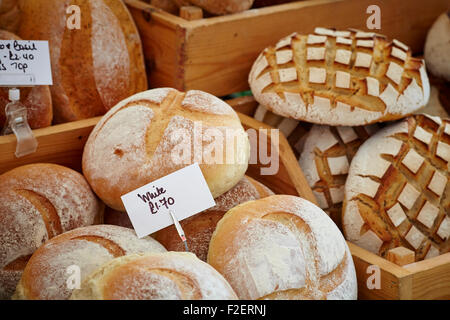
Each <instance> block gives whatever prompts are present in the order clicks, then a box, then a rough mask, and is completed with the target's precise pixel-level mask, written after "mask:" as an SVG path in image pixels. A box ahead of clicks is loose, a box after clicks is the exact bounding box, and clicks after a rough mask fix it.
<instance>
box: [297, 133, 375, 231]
mask: <svg viewBox="0 0 450 320" xmlns="http://www.w3.org/2000/svg"><path fill="white" fill-rule="evenodd" d="M377 129H378V127H377V126H376V125H369V126H365V127H330V126H319V125H314V126H313V127H312V128H311V130H310V131H309V133H308V134H307V136H306V138H305V142H304V146H303V152H302V154H301V156H300V159H299V164H300V167H301V168H302V170H303V173H304V174H305V178H306V180H307V181H308V184H309V186H310V187H311V188H312V190H313V193H314V195H315V197H316V199H317V201H318V203H319V206H320V207H321V208H322V209H323V210H325V212H326V213H328V215H329V216H330V217H331V218H332V219H333V221H334V222H335V223H336V224H337V226H338V227H341V216H342V213H341V211H342V201H343V200H344V186H345V181H346V180H347V174H348V169H349V166H350V163H351V161H352V159H353V156H354V155H355V153H356V151H357V150H358V148H359V146H360V145H361V144H362V143H363V142H364V141H366V140H367V139H368V138H369V137H370V136H371V135H372V134H373V133H375V131H376V130H377Z"/></svg>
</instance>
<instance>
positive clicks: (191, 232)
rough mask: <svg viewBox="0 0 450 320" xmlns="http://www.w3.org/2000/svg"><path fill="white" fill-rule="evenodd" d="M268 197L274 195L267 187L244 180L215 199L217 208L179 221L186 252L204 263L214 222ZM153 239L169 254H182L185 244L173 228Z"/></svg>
mask: <svg viewBox="0 0 450 320" xmlns="http://www.w3.org/2000/svg"><path fill="white" fill-rule="evenodd" d="M270 195H273V192H272V191H271V190H269V189H268V188H267V187H266V186H264V185H263V184H261V183H259V182H258V181H256V180H253V179H252V178H250V177H247V176H246V177H244V178H243V179H242V180H241V181H239V183H238V184H237V185H236V186H235V187H234V188H233V189H231V190H230V191H228V192H226V193H224V194H223V195H221V196H220V197H218V198H217V199H215V201H216V205H215V206H214V207H212V208H210V209H208V210H205V211H203V212H201V213H199V214H196V215H195V216H192V217H189V218H187V219H184V220H182V221H180V224H181V227H182V228H183V230H184V233H185V236H186V239H187V243H188V246H189V251H190V252H192V253H194V254H195V255H196V256H197V257H198V258H199V259H200V260H203V261H206V257H207V255H208V248H209V241H210V240H211V236H212V234H213V232H214V230H215V229H216V225H217V222H219V220H220V219H222V217H223V216H224V214H225V213H226V212H227V211H228V210H230V209H231V208H234V207H235V206H237V205H239V204H241V203H244V202H247V201H251V200H257V199H261V198H264V197H268V196H270ZM152 236H153V237H154V238H155V239H156V240H158V241H159V242H160V243H162V245H163V246H164V247H165V248H166V249H167V250H169V251H185V247H184V244H183V242H182V241H181V240H180V236H179V235H178V233H177V231H176V229H175V226H173V225H172V226H169V227H167V228H164V229H162V230H160V231H158V232H156V233H154V234H153V235H152Z"/></svg>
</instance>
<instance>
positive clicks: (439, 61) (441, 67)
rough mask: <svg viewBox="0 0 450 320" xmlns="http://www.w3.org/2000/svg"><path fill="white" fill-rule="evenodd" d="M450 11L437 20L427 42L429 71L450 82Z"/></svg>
mask: <svg viewBox="0 0 450 320" xmlns="http://www.w3.org/2000/svg"><path fill="white" fill-rule="evenodd" d="M449 52H450V11H448V12H444V13H443V14H441V15H440V16H439V18H437V20H436V21H435V22H434V24H433V25H432V26H431V28H430V30H429V31H428V35H427V39H426V42H425V52H424V56H425V61H426V63H427V69H428V70H429V71H430V72H431V74H433V75H434V76H436V77H439V78H443V79H445V80H447V81H450V54H449Z"/></svg>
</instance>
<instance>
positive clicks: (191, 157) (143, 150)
mask: <svg viewBox="0 0 450 320" xmlns="http://www.w3.org/2000/svg"><path fill="white" fill-rule="evenodd" d="M199 124H201V125H202V128H201V130H200V127H199ZM213 130H214V131H216V133H217V131H220V133H221V135H222V137H223V139H222V140H221V139H220V137H219V138H217V137H215V136H214V135H213V133H214V132H213ZM197 131H198V132H197ZM226 131H228V133H227V132H226ZM229 132H231V133H232V134H230V133H229ZM200 135H201V136H200ZM200 138H201V140H200ZM194 139H195V140H194ZM189 145H190V146H191V147H192V146H193V148H190V149H189V150H192V149H193V150H194V152H185V151H184V149H185V148H186V146H189ZM196 145H198V146H200V145H201V147H202V148H201V149H200V148H196V147H195V146H196ZM211 145H213V147H214V149H216V147H217V148H219V149H220V150H221V151H222V153H219V152H217V155H218V157H216V158H212V159H211V158H208V157H209V152H210V151H211V149H212V147H211ZM216 150H217V149H216ZM200 151H202V153H200ZM180 154H181V155H182V156H181V157H180V158H178V156H179V155H180ZM183 155H184V156H185V157H183ZM249 155H250V143H249V140H248V137H247V133H246V132H245V131H244V128H243V127H242V125H241V122H240V120H239V117H238V116H237V114H236V112H235V111H234V110H233V109H232V108H231V107H230V106H229V105H228V104H226V103H225V102H223V101H222V100H220V99H219V98H216V97H215V96H213V95H210V94H208V93H205V92H202V91H196V90H192V91H188V92H187V93H182V92H179V91H177V90H175V89H170V88H160V89H153V90H149V91H145V92H141V93H139V94H136V95H134V96H132V97H129V98H127V99H125V100H123V101H122V102H120V103H119V104H118V105H116V106H115V107H114V108H113V109H111V110H110V111H109V112H108V113H107V114H106V115H105V116H104V117H103V118H102V119H101V120H100V121H99V123H98V124H97V125H96V126H95V128H94V130H93V131H92V133H91V134H90V136H89V138H88V141H87V143H86V146H85V149H84V153H83V173H84V175H85V176H86V179H87V180H88V181H89V183H90V185H91V187H92V188H93V189H94V191H95V193H96V194H97V195H98V196H99V197H100V198H101V199H102V200H103V201H104V202H105V203H106V204H107V205H108V206H110V207H111V208H113V209H116V210H119V211H125V208H124V206H123V203H122V201H121V199H120V197H121V196H122V195H124V194H126V193H128V192H130V191H132V190H135V189H137V188H139V187H142V186H143V185H145V184H147V183H149V182H151V181H154V180H156V179H159V178H161V177H164V176H166V175H168V174H170V173H172V172H174V171H177V170H179V169H182V168H184V167H186V166H187V165H189V164H192V163H195V162H198V163H199V165H200V169H201V170H202V173H203V175H204V177H205V179H206V182H207V183H208V186H209V188H210V190H211V193H212V195H213V197H215V198H216V197H218V196H220V195H221V194H223V193H225V192H226V191H228V190H230V189H231V188H232V187H233V186H234V185H236V183H238V182H239V180H240V179H241V178H242V177H243V176H244V174H245V171H246V170H247V167H248V159H249ZM218 162H221V164H218Z"/></svg>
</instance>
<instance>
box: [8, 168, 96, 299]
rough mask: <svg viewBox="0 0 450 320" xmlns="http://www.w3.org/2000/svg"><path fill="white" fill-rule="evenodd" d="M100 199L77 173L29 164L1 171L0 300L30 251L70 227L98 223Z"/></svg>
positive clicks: (10, 290) (11, 289)
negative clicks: (4, 171)
mask: <svg viewBox="0 0 450 320" xmlns="http://www.w3.org/2000/svg"><path fill="white" fill-rule="evenodd" d="M102 218H103V204H101V203H100V202H99V201H98V200H97V198H96V197H95V195H94V193H93V192H92V191H91V189H90V188H89V185H88V184H87V182H86V180H85V179H84V178H83V176H82V175H81V174H79V173H78V172H76V171H73V170H71V169H69V168H66V167H62V166H58V165H54V164H32V165H26V166H22V167H18V168H15V169H13V170H10V171H8V172H6V173H4V174H2V175H1V176H0V299H7V298H10V297H11V295H12V294H13V293H14V290H15V288H16V285H17V282H18V281H19V279H20V277H21V275H22V272H23V269H24V268H25V265H26V263H27V261H28V260H29V258H30V256H31V255H32V254H33V252H34V251H35V250H36V249H37V248H39V247H40V246H41V245H42V244H43V243H44V242H45V241H47V240H48V239H50V238H52V237H54V236H56V235H58V234H60V233H63V232H66V231H68V230H71V229H75V228H78V227H83V226H87V225H91V224H94V223H100V222H101V220H102Z"/></svg>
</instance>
